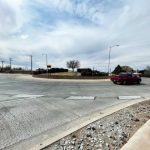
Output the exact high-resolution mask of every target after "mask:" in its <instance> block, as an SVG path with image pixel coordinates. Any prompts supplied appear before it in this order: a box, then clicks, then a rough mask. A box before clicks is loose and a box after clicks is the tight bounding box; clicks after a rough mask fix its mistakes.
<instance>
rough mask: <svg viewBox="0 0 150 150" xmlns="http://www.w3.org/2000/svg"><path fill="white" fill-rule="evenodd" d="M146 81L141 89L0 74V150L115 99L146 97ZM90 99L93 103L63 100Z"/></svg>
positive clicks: (149, 82) (148, 86)
mask: <svg viewBox="0 0 150 150" xmlns="http://www.w3.org/2000/svg"><path fill="white" fill-rule="evenodd" d="M149 91H150V79H147V78H144V79H143V81H142V84H141V85H125V86H124V85H114V84H113V83H112V82H110V81H99V80H98V81H93V82H92V81H90V82H87V81H86V82H85V81H77V82H76V81H71V80H69V81H63V80H62V81H61V80H59V81H56V80H48V81H47V80H35V79H27V78H20V75H6V74H0V149H3V148H7V147H9V146H10V145H14V144H16V143H18V142H20V141H23V140H27V139H29V138H32V137H33V136H36V135H39V134H42V133H43V132H45V131H47V130H50V129H53V128H55V127H57V126H61V125H63V124H64V123H67V122H70V121H72V120H74V119H77V118H79V117H81V116H84V115H86V114H89V113H91V112H94V111H96V110H100V109H104V108H106V107H109V106H112V105H117V104H119V103H123V102H124V101H126V100H119V99H118V98H117V97H118V96H142V97H144V98H147V97H150V92H149ZM69 96H93V97H95V99H90V100H87V99H83V100H81V99H73V100H70V99H67V98H68V97H69Z"/></svg>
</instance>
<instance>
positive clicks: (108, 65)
mask: <svg viewBox="0 0 150 150" xmlns="http://www.w3.org/2000/svg"><path fill="white" fill-rule="evenodd" d="M118 46H119V45H113V46H110V47H109V62H108V75H109V74H110V54H111V49H112V48H113V47H118Z"/></svg>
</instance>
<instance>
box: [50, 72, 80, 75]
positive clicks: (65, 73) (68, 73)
mask: <svg viewBox="0 0 150 150" xmlns="http://www.w3.org/2000/svg"><path fill="white" fill-rule="evenodd" d="M51 75H59V76H81V73H78V72H60V73H52V74H51Z"/></svg>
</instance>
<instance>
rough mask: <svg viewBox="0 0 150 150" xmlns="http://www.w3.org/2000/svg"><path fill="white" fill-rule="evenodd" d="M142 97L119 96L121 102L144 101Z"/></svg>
mask: <svg viewBox="0 0 150 150" xmlns="http://www.w3.org/2000/svg"><path fill="white" fill-rule="evenodd" d="M142 98H143V97H142V96H118V99H120V100H132V99H142Z"/></svg>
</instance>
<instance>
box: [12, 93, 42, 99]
mask: <svg viewBox="0 0 150 150" xmlns="http://www.w3.org/2000/svg"><path fill="white" fill-rule="evenodd" d="M43 96H44V95H30V94H18V95H14V96H13V97H16V98H38V97H43Z"/></svg>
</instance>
